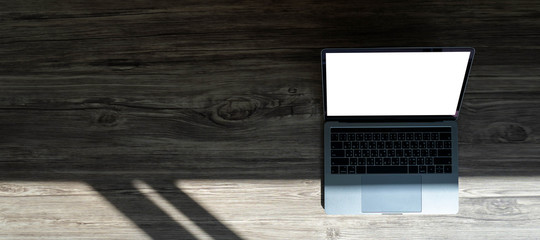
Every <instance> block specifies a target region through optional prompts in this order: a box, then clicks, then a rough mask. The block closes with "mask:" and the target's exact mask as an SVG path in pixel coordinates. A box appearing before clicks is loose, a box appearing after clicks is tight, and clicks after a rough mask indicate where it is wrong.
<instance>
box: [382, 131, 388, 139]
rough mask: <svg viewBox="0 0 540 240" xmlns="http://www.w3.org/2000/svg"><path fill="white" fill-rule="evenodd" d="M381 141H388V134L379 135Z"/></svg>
mask: <svg viewBox="0 0 540 240" xmlns="http://www.w3.org/2000/svg"><path fill="white" fill-rule="evenodd" d="M381 140H382V141H386V140H388V133H381Z"/></svg>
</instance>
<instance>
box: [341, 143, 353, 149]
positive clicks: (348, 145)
mask: <svg viewBox="0 0 540 240" xmlns="http://www.w3.org/2000/svg"><path fill="white" fill-rule="evenodd" d="M343 148H345V149H351V148H352V143H351V142H344V143H343Z"/></svg>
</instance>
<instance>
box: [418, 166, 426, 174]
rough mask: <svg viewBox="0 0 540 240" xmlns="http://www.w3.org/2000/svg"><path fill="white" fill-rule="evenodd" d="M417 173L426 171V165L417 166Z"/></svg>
mask: <svg viewBox="0 0 540 240" xmlns="http://www.w3.org/2000/svg"><path fill="white" fill-rule="evenodd" d="M418 173H427V167H426V166H419V167H418Z"/></svg>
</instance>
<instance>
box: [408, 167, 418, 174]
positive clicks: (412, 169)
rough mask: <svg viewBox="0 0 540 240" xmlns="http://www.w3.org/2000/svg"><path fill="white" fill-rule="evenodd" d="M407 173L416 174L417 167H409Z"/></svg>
mask: <svg viewBox="0 0 540 240" xmlns="http://www.w3.org/2000/svg"><path fill="white" fill-rule="evenodd" d="M409 173H418V166H409Z"/></svg>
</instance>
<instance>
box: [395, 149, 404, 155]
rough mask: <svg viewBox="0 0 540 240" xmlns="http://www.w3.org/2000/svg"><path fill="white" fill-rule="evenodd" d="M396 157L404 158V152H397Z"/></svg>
mask: <svg viewBox="0 0 540 240" xmlns="http://www.w3.org/2000/svg"><path fill="white" fill-rule="evenodd" d="M396 157H403V150H401V149H399V150H396Z"/></svg>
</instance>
